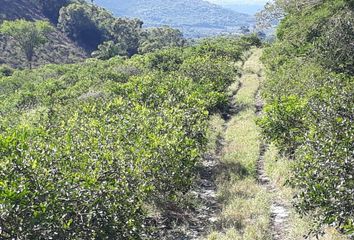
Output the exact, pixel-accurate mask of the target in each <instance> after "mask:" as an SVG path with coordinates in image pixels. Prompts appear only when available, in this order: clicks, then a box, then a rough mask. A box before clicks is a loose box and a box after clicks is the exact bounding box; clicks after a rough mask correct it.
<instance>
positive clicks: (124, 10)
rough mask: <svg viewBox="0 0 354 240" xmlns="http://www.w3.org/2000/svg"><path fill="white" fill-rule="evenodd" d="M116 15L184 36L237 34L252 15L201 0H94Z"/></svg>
mask: <svg viewBox="0 0 354 240" xmlns="http://www.w3.org/2000/svg"><path fill="white" fill-rule="evenodd" d="M95 2H96V4H98V5H100V6H102V7H105V8H107V9H109V10H110V11H112V12H113V13H114V14H115V15H117V16H126V17H136V18H139V19H141V20H143V21H144V26H145V27H152V26H162V25H169V26H172V27H175V28H178V29H180V30H182V32H183V33H184V35H185V37H188V38H199V37H207V36H213V35H219V34H237V33H241V32H242V30H241V29H243V30H245V29H247V28H252V26H253V25H254V22H255V19H254V17H253V16H251V15H248V14H244V13H240V12H236V11H233V10H230V9H226V8H223V7H221V6H219V5H216V4H213V3H209V2H207V1H202V0H131V1H125V0H97V1H95Z"/></svg>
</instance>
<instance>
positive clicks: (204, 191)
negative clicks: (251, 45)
mask: <svg viewBox="0 0 354 240" xmlns="http://www.w3.org/2000/svg"><path fill="white" fill-rule="evenodd" d="M260 55H261V50H259V49H256V50H254V51H253V52H252V55H251V56H250V57H249V58H248V60H247V61H246V62H245V63H244V65H243V66H242V67H243V71H244V75H243V77H242V79H240V81H238V82H236V83H235V84H234V85H233V86H231V87H230V91H229V92H230V94H229V104H228V105H227V106H226V107H225V109H224V111H223V112H222V113H221V114H220V116H218V117H216V119H217V120H216V123H214V124H213V126H214V128H216V129H214V134H215V135H214V136H213V141H215V143H214V147H213V149H211V150H209V151H208V152H207V153H205V155H204V157H203V161H202V162H201V164H200V165H199V167H198V173H199V178H197V179H198V180H197V182H196V184H195V186H194V188H193V190H192V191H190V193H189V194H190V197H191V198H192V199H194V200H195V201H196V203H197V204H195V205H194V207H192V208H190V209H180V208H178V206H174V207H171V211H169V213H168V214H170V216H168V218H169V219H173V221H171V222H167V223H166V222H158V223H157V224H156V225H157V226H158V227H159V228H160V229H161V231H160V232H159V234H158V235H155V236H154V237H153V239H166V240H201V239H206V238H207V239H219V237H215V238H210V237H208V234H209V233H211V232H215V231H216V232H217V233H216V234H217V235H215V236H226V235H227V233H226V231H227V230H225V229H223V228H222V227H220V226H221V225H222V222H223V221H224V220H221V219H220V218H222V215H223V213H222V211H223V208H224V207H225V206H224V205H223V203H222V202H220V199H219V198H218V184H217V179H218V176H220V175H222V174H225V172H224V171H232V169H231V170H230V169H225V166H224V165H223V164H224V163H222V162H223V161H222V160H224V161H225V159H223V158H225V154H226V155H229V156H230V155H232V154H236V155H237V154H238V152H235V151H237V150H232V149H233V147H234V146H233V145H234V144H235V142H230V141H232V140H230V139H234V137H231V138H230V136H234V135H235V137H236V138H237V137H238V139H237V141H238V143H236V145H237V144H241V145H243V146H244V148H243V151H244V152H246V153H247V151H248V152H250V151H252V153H250V154H251V155H252V156H254V157H251V159H254V160H252V161H253V163H247V162H243V163H242V164H246V165H247V164H250V166H253V167H251V168H253V169H254V172H255V174H256V175H257V181H256V180H254V183H252V184H254V185H250V187H251V188H255V189H256V188H257V187H258V188H260V189H264V190H262V191H263V192H264V194H265V195H266V196H265V198H267V199H269V203H268V209H269V210H268V211H270V219H269V212H267V210H265V212H264V211H263V212H262V213H261V214H263V215H262V217H264V218H265V219H268V221H267V222H269V223H268V224H265V228H268V229H265V230H264V231H263V232H262V233H261V234H263V235H262V236H264V237H261V238H257V239H272V240H284V236H285V233H286V229H287V219H288V215H289V213H288V212H289V210H288V208H287V207H286V205H285V204H284V203H283V201H282V199H281V198H280V197H278V195H279V194H277V189H276V187H275V184H273V183H272V182H271V181H270V178H269V177H268V176H267V175H266V172H265V166H264V165H265V161H264V155H265V153H266V151H267V145H266V144H264V143H263V142H259V140H257V139H252V137H251V139H248V140H250V141H252V146H250V145H248V144H249V143H248V142H247V141H248V140H247V139H244V140H242V138H240V135H239V132H237V131H241V132H242V131H243V134H245V135H246V136H247V131H251V133H250V134H253V135H255V136H259V132H258V129H256V128H257V127H256V125H255V124H254V123H253V125H250V126H252V127H250V126H248V127H249V128H248V130H247V129H242V124H241V123H239V124H241V128H240V126H239V125H237V124H236V125H235V123H237V122H239V121H240V118H241V119H244V118H246V121H251V122H253V121H254V119H255V118H256V116H260V115H261V114H262V110H263V102H262V99H261V97H260V85H261V81H262V79H263V78H262V66H261V64H260V60H259V57H260ZM249 118H252V119H249ZM236 129H238V130H236ZM246 138H247V137H246ZM258 138H259V137H258ZM257 142H258V143H257ZM258 146H259V152H258V150H257V149H258ZM241 154H242V153H241ZM257 156H258V157H257ZM257 158H258V160H257ZM244 161H246V160H244ZM242 164H241V165H240V166H242ZM252 164H253V165H252ZM237 166H239V165H237ZM238 170H240V169H238ZM253 179H254V178H253ZM236 185H237V184H236ZM255 191H257V190H255ZM251 195H252V194H251ZM244 200H245V199H244ZM240 201H242V200H240ZM245 201H246V202H247V199H246V200H245ZM250 201H252V198H251V199H250ZM252 204H253V205H255V206H257V202H253V203H251V205H252ZM270 205H271V206H270ZM255 208H257V207H255ZM236 211H237V210H236ZM254 214H258V213H252V212H250V213H249V215H250V216H251V219H252V216H253V215H254ZM246 215H247V214H246ZM171 216H172V218H171ZM161 219H162V220H163V219H166V218H164V217H162V218H161ZM251 221H252V220H251ZM253 221H258V220H257V219H253ZM259 221H263V220H262V218H260V219H259ZM255 224H256V225H257V224H258V223H255ZM262 224H263V223H262ZM161 225H163V226H161ZM239 231H240V233H238V234H241V235H242V232H243V230H239ZM218 234H219V235H218ZM221 238H222V239H235V238H234V237H232V236H231V237H228V236H227V237H226V238H224V237H221ZM237 239H239V238H237ZM240 239H241V238H240ZM242 239H247V240H248V239H253V238H247V237H246V238H242Z"/></svg>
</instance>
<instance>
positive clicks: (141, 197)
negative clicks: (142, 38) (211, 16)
mask: <svg viewBox="0 0 354 240" xmlns="http://www.w3.org/2000/svg"><path fill="white" fill-rule="evenodd" d="M255 44H259V42H258V40H257V39H256V38H254V37H244V38H240V39H225V38H224V39H216V40H206V41H204V42H201V43H200V44H198V45H196V46H193V47H185V48H171V49H166V50H160V51H156V52H154V53H149V54H146V55H136V56H134V57H132V58H131V59H127V60H124V59H122V58H119V57H115V58H111V59H110V60H107V61H102V60H97V59H90V60H87V61H86V62H85V63H82V64H75V65H47V66H44V67H41V68H39V69H36V70H23V71H15V72H13V71H12V70H7V69H6V68H3V69H1V72H0V73H1V74H0V121H1V122H0V126H1V127H0V153H1V162H0V179H1V180H0V206H1V208H0V226H1V231H0V238H1V239H49V238H50V239H140V238H142V237H143V236H144V235H143V233H144V232H146V231H148V228H147V227H145V226H144V218H145V214H146V213H145V211H144V207H143V206H145V205H147V204H156V205H157V207H158V206H160V205H159V204H158V203H159V202H160V201H161V200H163V201H166V200H168V201H174V200H175V199H176V195H177V194H178V193H185V192H187V191H188V189H189V187H190V185H191V182H192V180H193V176H194V169H195V166H196V164H197V162H198V160H199V158H200V156H201V154H202V152H203V149H204V148H205V145H206V139H205V135H206V129H207V124H206V123H207V122H206V120H207V119H208V116H209V114H210V113H212V112H213V111H217V109H219V108H220V107H222V106H223V105H224V104H225V101H226V100H227V95H226V92H225V90H226V88H227V87H228V86H229V85H230V84H231V83H232V82H233V81H234V79H235V77H236V76H237V75H238V74H239V70H238V68H237V67H236V65H235V64H234V62H235V61H238V60H240V58H241V55H242V53H243V52H244V51H246V50H247V49H249V48H250V46H251V45H255Z"/></svg>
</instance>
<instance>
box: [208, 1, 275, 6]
mask: <svg viewBox="0 0 354 240" xmlns="http://www.w3.org/2000/svg"><path fill="white" fill-rule="evenodd" d="M208 1H209V2H212V3H217V4H222V5H225V4H244V5H264V4H265V3H266V2H268V1H269V0H208Z"/></svg>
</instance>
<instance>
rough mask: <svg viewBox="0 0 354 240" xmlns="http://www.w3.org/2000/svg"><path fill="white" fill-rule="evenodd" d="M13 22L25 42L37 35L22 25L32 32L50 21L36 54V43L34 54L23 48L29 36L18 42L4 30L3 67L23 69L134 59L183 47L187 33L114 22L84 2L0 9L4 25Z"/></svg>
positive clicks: (33, 1)
mask: <svg viewBox="0 0 354 240" xmlns="http://www.w3.org/2000/svg"><path fill="white" fill-rule="evenodd" d="M0 3H1V2H0ZM19 19H21V20H19ZM9 20H11V21H12V20H17V22H16V24H15V25H14V26H13V28H18V29H22V33H19V34H20V35H21V36H22V37H24V36H26V37H27V38H28V36H30V34H29V33H30V32H33V31H27V30H25V29H24V27H23V26H24V25H27V29H28V26H30V25H32V24H31V23H29V22H33V21H37V22H39V23H41V22H43V21H45V20H47V21H50V23H51V24H52V31H51V32H50V33H47V34H45V38H46V39H47V41H46V42H47V43H46V44H40V46H38V49H37V50H36V51H32V50H34V49H35V46H37V45H38V44H35V45H34V46H33V47H32V50H29V49H27V50H24V49H23V43H21V42H23V41H24V39H26V38H18V37H17V39H16V36H15V37H14V34H10V32H8V31H2V32H1V34H0V48H2V49H3V51H1V52H0V64H2V63H7V64H9V65H11V66H14V67H25V66H26V64H23V62H24V60H23V59H26V60H27V62H30V63H32V62H33V63H34V65H42V64H43V63H53V62H54V63H67V62H69V63H72V62H77V61H79V60H82V59H83V58H85V57H87V55H92V56H94V57H98V58H100V59H109V58H111V57H114V56H117V55H120V56H128V57H131V56H132V55H134V54H137V53H146V52H152V51H155V50H159V49H163V48H168V47H180V46H183V45H184V43H185V39H184V37H183V34H182V33H181V32H180V31H179V30H177V29H172V28H170V27H167V26H163V27H160V28H142V26H143V22H142V21H141V20H139V19H127V18H116V17H114V16H113V15H112V14H111V13H110V12H108V11H107V10H105V9H103V8H101V7H98V6H96V5H92V4H89V3H87V2H86V1H83V0H81V1H79V0H77V1H76V0H50V1H43V0H30V1H27V2H25V3H24V2H22V0H15V1H12V2H11V3H5V4H4V8H1V9H0V24H1V23H2V22H3V21H9ZM25 20H26V21H28V22H25ZM39 23H37V25H38V24H39ZM7 24H9V23H7ZM21 25H22V26H21ZM32 29H34V28H32ZM19 34H17V35H19ZM37 35H38V34H37ZM32 39H33V38H32ZM42 39H43V38H42ZM19 40H21V41H19ZM34 42H35V41H31V43H34ZM37 42H38V41H37ZM41 42H43V41H41ZM26 46H30V45H29V44H26ZM24 51H25V52H26V55H25V57H23V55H24V54H23V52H24ZM28 53H30V54H28Z"/></svg>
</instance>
